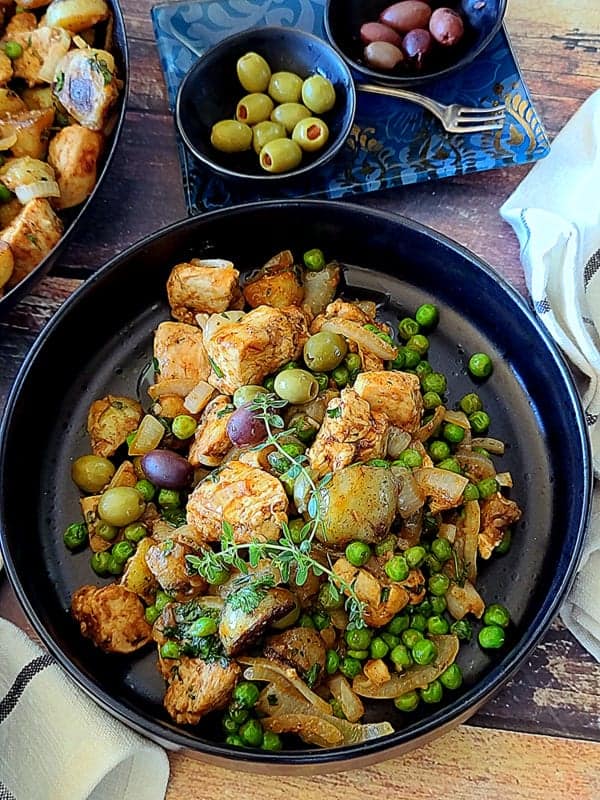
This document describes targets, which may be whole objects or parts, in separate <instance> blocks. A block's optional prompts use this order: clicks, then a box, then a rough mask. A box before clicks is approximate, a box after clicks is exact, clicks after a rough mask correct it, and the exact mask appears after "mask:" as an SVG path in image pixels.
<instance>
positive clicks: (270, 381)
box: [263, 375, 275, 392]
mask: <svg viewBox="0 0 600 800" xmlns="http://www.w3.org/2000/svg"><path fill="white" fill-rule="evenodd" d="M263 386H264V387H265V389H266V390H267V392H274V391H275V375H267V377H266V378H265V379H264V381H263Z"/></svg>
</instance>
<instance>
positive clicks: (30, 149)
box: [0, 108, 54, 158]
mask: <svg viewBox="0 0 600 800" xmlns="http://www.w3.org/2000/svg"><path fill="white" fill-rule="evenodd" d="M53 122H54V109H53V108H46V109H38V110H33V111H19V112H17V113H16V114H0V134H1V135H2V136H9V135H10V134H13V133H14V134H16V137H17V141H16V142H15V144H13V146H12V147H11V152H12V154H13V156H15V158H19V157H20V156H31V158H44V156H45V155H46V150H47V147H48V130H49V128H50V126H51V125H52V123H53Z"/></svg>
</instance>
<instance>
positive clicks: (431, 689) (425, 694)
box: [420, 680, 444, 703]
mask: <svg viewBox="0 0 600 800" xmlns="http://www.w3.org/2000/svg"><path fill="white" fill-rule="evenodd" d="M420 694H421V700H422V701H423V702H424V703H439V702H440V701H441V699H442V696H443V694H444V690H443V688H442V684H441V683H440V682H439V680H435V681H431V683H430V684H429V685H428V686H426V687H425V688H424V689H421V690H420Z"/></svg>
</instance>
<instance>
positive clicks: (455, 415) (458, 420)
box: [444, 408, 471, 431]
mask: <svg viewBox="0 0 600 800" xmlns="http://www.w3.org/2000/svg"><path fill="white" fill-rule="evenodd" d="M444 421H445V422H452V423H453V424H454V425H458V426H459V427H460V428H464V429H465V430H466V431H468V430H471V423H470V422H469V419H468V417H467V415H466V414H465V413H463V412H462V411H451V410H450V409H448V408H447V409H446V412H445V414H444Z"/></svg>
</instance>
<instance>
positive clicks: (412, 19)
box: [379, 0, 431, 33]
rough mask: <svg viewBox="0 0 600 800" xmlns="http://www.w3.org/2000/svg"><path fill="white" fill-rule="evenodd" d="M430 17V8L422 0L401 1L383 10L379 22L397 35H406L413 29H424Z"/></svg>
mask: <svg viewBox="0 0 600 800" xmlns="http://www.w3.org/2000/svg"><path fill="white" fill-rule="evenodd" d="M430 17H431V8H430V7H429V5H428V4H427V3H424V2H423V0H401V2H400V3H394V4H393V5H391V6H388V7H387V8H384V9H383V11H382V12H381V14H380V15H379V21H380V22H383V23H384V25H389V26H390V27H391V28H393V29H394V30H395V31H398V32H399V33H408V31H412V30H413V28H426V27H427V25H428V23H429V18H430Z"/></svg>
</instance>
